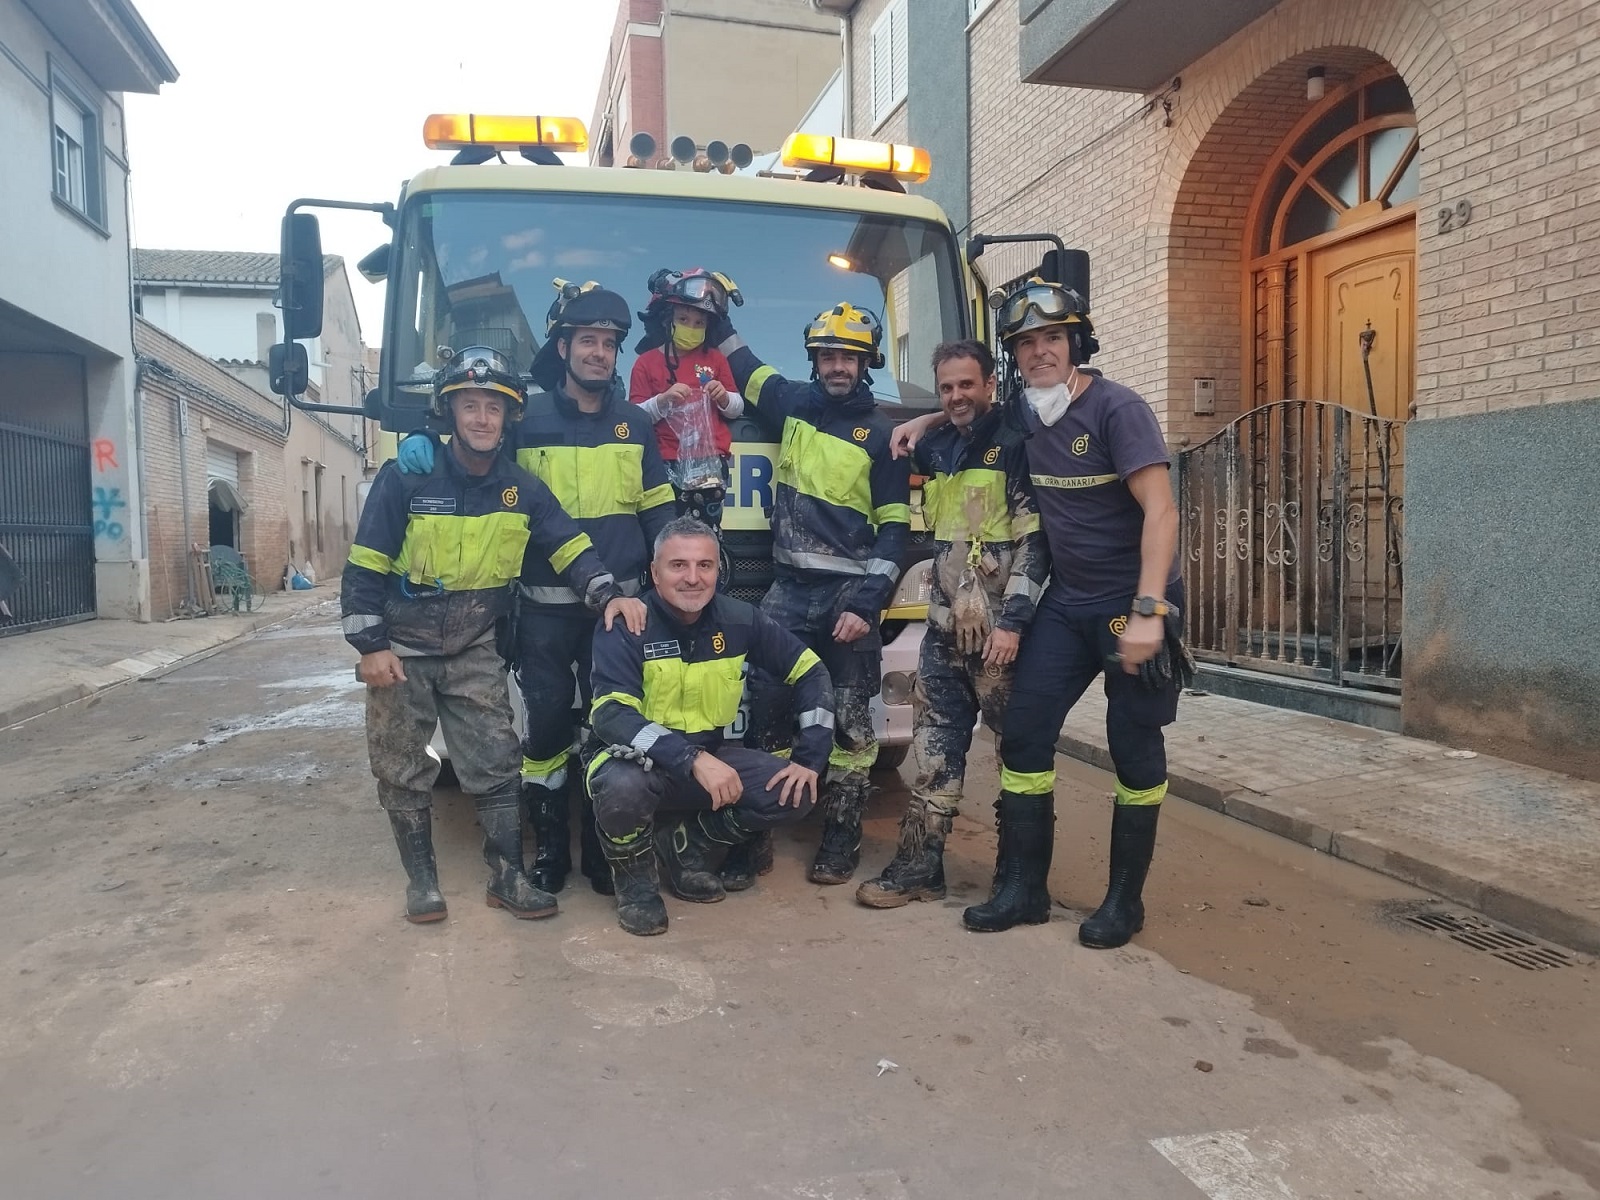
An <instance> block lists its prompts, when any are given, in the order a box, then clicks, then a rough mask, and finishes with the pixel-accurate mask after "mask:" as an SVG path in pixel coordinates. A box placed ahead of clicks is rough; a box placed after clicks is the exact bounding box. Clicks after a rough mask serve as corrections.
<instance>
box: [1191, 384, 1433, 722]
mask: <svg viewBox="0 0 1600 1200" xmlns="http://www.w3.org/2000/svg"><path fill="white" fill-rule="evenodd" d="M1404 439H1405V423H1404V422H1403V421H1390V420H1385V419H1383V418H1380V417H1373V416H1368V415H1367V414H1365V413H1361V412H1358V411H1356V410H1354V409H1349V408H1345V407H1343V406H1342V405H1338V404H1329V403H1325V402H1322V401H1315V400H1287V401H1283V402H1281V403H1277V404H1268V405H1263V406H1262V407H1261V408H1258V409H1255V410H1254V411H1252V412H1249V413H1246V414H1245V415H1244V416H1242V417H1240V418H1239V419H1238V420H1236V421H1234V422H1233V423H1232V424H1230V425H1229V426H1227V427H1226V428H1225V429H1223V430H1222V431H1221V432H1219V433H1218V434H1216V435H1215V436H1214V437H1212V438H1211V439H1210V440H1208V441H1206V442H1205V443H1203V444H1202V445H1200V446H1196V447H1194V448H1193V449H1191V450H1186V451H1184V452H1183V453H1182V454H1180V455H1179V456H1178V493H1179V496H1178V504H1179V513H1180V515H1181V520H1182V533H1181V548H1180V552H1181V554H1182V556H1183V563H1184V574H1185V576H1186V583H1187V585H1188V590H1189V600H1190V602H1189V614H1188V619H1187V625H1188V637H1189V642H1190V646H1191V647H1192V648H1193V650H1194V654H1195V657H1196V658H1199V659H1201V660H1202V661H1208V662H1215V663H1222V664H1226V665H1230V666H1238V667H1247V668H1252V669H1256V670H1262V671H1271V672H1275V673H1278V674H1284V675H1297V676H1302V677H1305V678H1312V679H1320V680H1325V681H1328V682H1331V683H1336V684H1347V685H1354V686H1357V687H1366V688H1375V689H1381V690H1386V691H1397V690H1398V689H1399V687H1400V660H1401V638H1400V602H1401V593H1402V585H1403V581H1404V559H1405V529H1404V515H1405V513H1404V470H1405V467H1404Z"/></svg>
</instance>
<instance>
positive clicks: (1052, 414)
mask: <svg viewBox="0 0 1600 1200" xmlns="http://www.w3.org/2000/svg"><path fill="white" fill-rule="evenodd" d="M1022 394H1023V395H1024V396H1026V397H1027V398H1028V403H1029V405H1031V406H1032V408H1033V411H1034V412H1035V413H1037V414H1038V417H1039V421H1040V423H1041V424H1044V425H1054V424H1055V423H1056V422H1057V421H1059V420H1061V418H1062V417H1063V416H1065V415H1066V411H1067V405H1069V404H1071V403H1072V389H1071V388H1070V387H1068V386H1067V385H1066V384H1064V383H1057V384H1053V385H1051V386H1050V387H1047V388H1023V389H1022Z"/></svg>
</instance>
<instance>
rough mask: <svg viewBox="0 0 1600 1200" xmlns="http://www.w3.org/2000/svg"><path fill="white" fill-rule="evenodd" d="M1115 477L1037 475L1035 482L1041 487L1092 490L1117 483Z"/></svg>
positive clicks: (1034, 478)
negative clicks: (1105, 484)
mask: <svg viewBox="0 0 1600 1200" xmlns="http://www.w3.org/2000/svg"><path fill="white" fill-rule="evenodd" d="M1116 481H1117V477H1116V476H1115V475H1035V476H1034V477H1033V482H1034V483H1036V484H1037V485H1038V486H1040V487H1051V488H1092V487H1099V486H1100V485H1101V484H1103V483H1115V482H1116Z"/></svg>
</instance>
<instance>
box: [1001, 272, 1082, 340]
mask: <svg viewBox="0 0 1600 1200" xmlns="http://www.w3.org/2000/svg"><path fill="white" fill-rule="evenodd" d="M1088 315H1089V310H1088V306H1087V305H1086V304H1084V302H1083V298H1082V297H1081V296H1079V295H1078V293H1077V292H1075V291H1073V290H1072V289H1071V288H1065V287H1062V286H1060V285H1059V284H1053V283H1042V282H1037V281H1030V282H1028V283H1025V284H1024V285H1023V286H1022V287H1020V288H1018V289H1017V290H1016V291H1015V292H1012V293H1011V295H1009V296H1007V297H1006V298H1005V301H1004V302H1003V303H1002V304H1001V305H1000V311H999V313H998V314H997V316H996V326H997V327H998V329H999V331H1000V338H1001V340H1002V341H1010V340H1011V339H1012V338H1014V337H1016V336H1017V335H1019V334H1022V333H1026V332H1027V331H1028V330H1030V329H1042V328H1044V327H1046V326H1049V325H1079V324H1086V323H1087V318H1088Z"/></svg>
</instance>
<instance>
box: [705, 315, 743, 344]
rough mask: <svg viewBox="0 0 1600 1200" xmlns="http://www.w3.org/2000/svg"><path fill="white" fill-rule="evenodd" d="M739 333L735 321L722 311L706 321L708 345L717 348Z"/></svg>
mask: <svg viewBox="0 0 1600 1200" xmlns="http://www.w3.org/2000/svg"><path fill="white" fill-rule="evenodd" d="M737 333H738V331H737V330H736V329H734V327H733V322H732V321H730V320H728V318H727V317H726V316H724V315H722V314H721V313H717V314H716V315H714V316H713V317H711V319H710V320H708V321H707V322H706V345H708V346H710V347H712V348H713V349H715V348H717V347H719V346H721V345H722V343H723V342H725V341H727V340H728V339H729V338H731V337H734V336H735V335H736V334H737Z"/></svg>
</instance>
